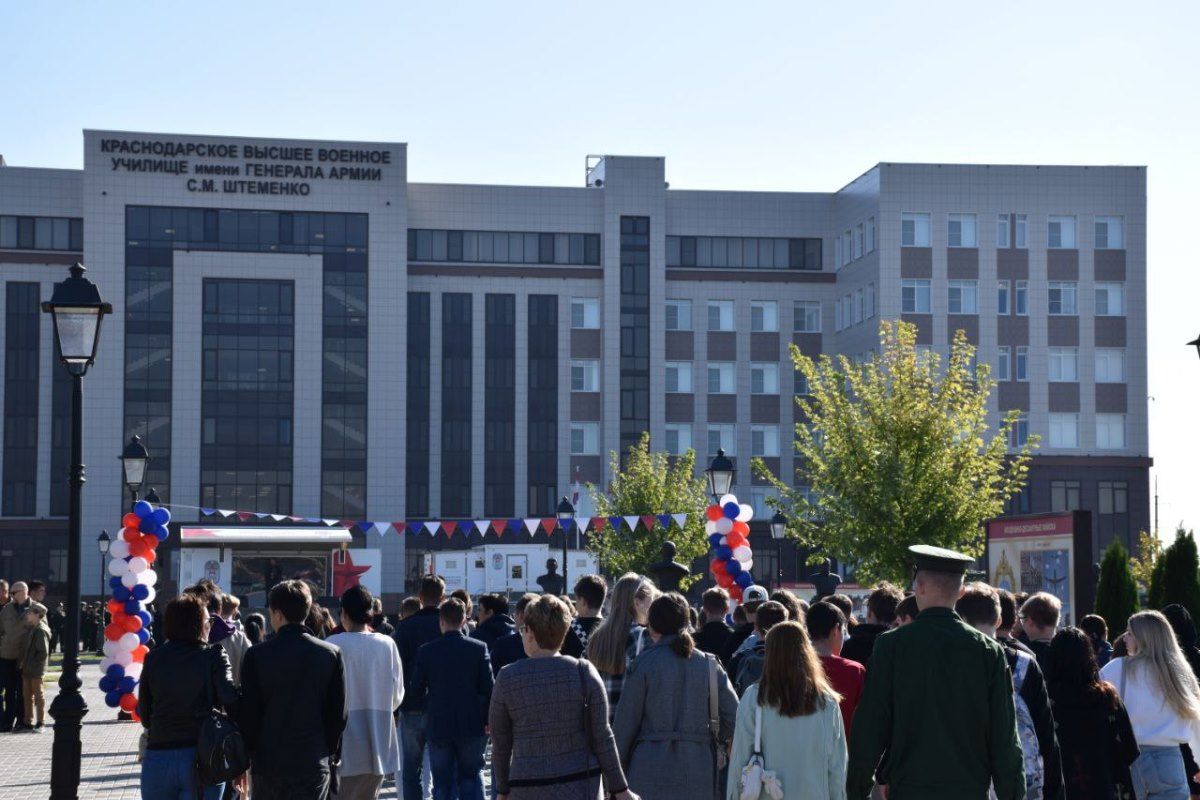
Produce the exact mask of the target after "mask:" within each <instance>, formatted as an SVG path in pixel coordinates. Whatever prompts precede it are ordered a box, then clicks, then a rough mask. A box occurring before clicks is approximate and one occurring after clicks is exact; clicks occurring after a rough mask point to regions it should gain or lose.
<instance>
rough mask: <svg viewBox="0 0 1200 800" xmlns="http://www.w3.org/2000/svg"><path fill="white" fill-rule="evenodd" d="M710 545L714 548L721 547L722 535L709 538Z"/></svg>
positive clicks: (712, 535)
mask: <svg viewBox="0 0 1200 800" xmlns="http://www.w3.org/2000/svg"><path fill="white" fill-rule="evenodd" d="M708 543H709V544H710V545H712V546H713V547H720V546H721V534H719V533H714V534H711V535H710V536H709V537H708Z"/></svg>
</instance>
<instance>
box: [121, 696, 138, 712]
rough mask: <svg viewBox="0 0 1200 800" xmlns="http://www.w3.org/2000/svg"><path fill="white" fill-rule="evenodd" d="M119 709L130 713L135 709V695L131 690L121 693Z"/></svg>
mask: <svg viewBox="0 0 1200 800" xmlns="http://www.w3.org/2000/svg"><path fill="white" fill-rule="evenodd" d="M121 710H122V711H128V712H129V713H130V714H132V713H133V712H134V711H137V697H135V696H134V694H133V692H129V693H128V694H123V695H121Z"/></svg>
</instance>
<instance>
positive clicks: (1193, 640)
mask: <svg viewBox="0 0 1200 800" xmlns="http://www.w3.org/2000/svg"><path fill="white" fill-rule="evenodd" d="M913 559H914V567H915V569H914V579H913V583H912V591H911V592H907V593H906V592H904V591H902V590H901V589H899V588H897V587H895V586H892V585H890V584H886V583H884V584H880V585H878V586H876V587H874V588H873V589H872V590H871V591H870V592H869V594H867V596H866V598H865V601H864V602H863V605H862V607H861V611H859V613H856V611H857V610H856V608H855V605H854V602H853V601H852V600H851V599H850V598H849V597H847V596H845V595H841V594H834V595H830V596H826V597H816V598H812V601H811V602H805V601H804V600H801V599H800V598H798V597H797V596H796V595H794V594H793V593H791V592H789V591H787V590H783V589H780V590H776V591H775V592H768V591H767V590H766V589H764V588H763V587H761V586H756V585H755V586H750V587H748V588H746V589H745V590H744V591H743V596H742V599H741V602H738V603H734V602H731V600H730V597H729V594H728V593H727V592H726V591H725V590H724V589H720V588H712V589H709V590H708V591H706V592H704V593H703V596H702V597H701V599H700V603H699V605H698V607H697V608H692V607H690V606H689V603H688V601H687V600H686V599H685V598H684V597H683V596H682V595H680V594H679V593H677V592H665V593H664V592H661V591H659V589H658V588H657V587H656V586H655V584H654V582H653V581H652V580H650V579H649V578H647V577H644V576H641V575H636V574H626V575H623V576H621V577H620V578H619V579H618V580H617V581H616V582H615V584H614V585H613V586H612V588H611V592H610V591H609V586H608V584H607V582H606V581H605V579H604V578H602V577H600V576H598V575H586V576H584V577H582V578H580V579H579V580H578V581H577V582H576V584H575V586H574V587H573V593H572V594H571V595H570V596H555V595H551V594H542V595H538V594H525V595H523V596H521V597H518V598H516V599H515V602H512V603H510V598H509V597H507V596H504V595H499V594H486V595H482V596H479V597H475V598H472V597H471V596H470V595H469V594H468V593H466V592H465V591H463V590H456V591H454V592H451V593H449V594H448V593H447V592H446V584H445V582H444V581H443V580H442V579H441V578H440V577H438V576H436V575H428V576H425V577H424V578H422V579H421V581H420V584H419V588H418V591H417V593H416V596H414V597H410V598H406V599H405V600H404V601H403V602H402V603H401V604H400V613H399V615H398V617H397V618H395V619H394V620H390V619H389V618H388V617H387V616H386V615H385V614H384V613H383V607H382V604H381V602H380V599H379V598H376V597H372V596H371V595H370V593H369V592H367V591H366V589H364V588H362V587H361V586H356V587H353V588H351V589H349V590H347V591H346V592H345V593H344V594H343V595H342V596H341V597H340V598H339V602H338V604H337V608H336V610H332V611H331V610H330V609H326V608H323V607H322V606H321V605H320V604H318V603H317V602H315V601H314V598H313V596H312V594H311V591H310V588H309V586H308V584H306V583H304V582H302V581H283V582H281V583H279V584H277V585H276V586H275V587H273V588H272V589H271V590H270V592H269V593H268V609H267V613H266V614H258V613H255V614H248V615H246V616H244V617H243V615H242V614H241V610H240V608H239V603H238V600H237V598H236V597H234V596H232V595H230V594H227V593H225V592H223V591H222V590H221V589H220V587H218V586H216V585H214V584H212V583H211V582H209V581H202V582H200V583H198V584H196V585H194V586H190V587H187V588H186V589H184V590H183V591H182V592H181V593H180V594H179V595H178V596H177V597H175V598H173V599H171V600H170V601H169V602H167V603H165V607H164V608H163V609H162V611H161V613H156V615H155V621H154V631H155V636H154V640H155V641H154V645H155V646H154V647H153V648H152V649H151V650H150V652H149V654H148V655H147V656H146V658H145V662H144V666H143V670H142V674H141V682H140V688H139V702H138V718H139V719H140V722H141V724H142V726H143V727H144V730H145V733H144V757H143V760H142V778H141V788H142V796H143V797H144V798H146V799H147V800H157V798H167V797H170V798H179V797H201V796H203V797H204V798H206V800H216V798H229V797H254V798H263V799H264V800H270V799H271V798H297V799H299V800H303V799H304V798H330V797H336V798H355V799H358V798H375V797H378V795H379V792H380V791H381V788H382V786H383V783H384V780H385V778H386V777H394V778H395V781H396V785H397V787H398V793H399V796H400V797H402V798H404V800H428V799H429V798H433V800H451V798H455V799H457V800H483V797H484V793H485V788H484V787H485V781H484V773H485V770H490V785H491V796H492V798H493V800H495V799H496V798H499V799H500V800H510V798H511V800H539V799H540V798H550V797H577V796H581V797H591V798H596V797H599V796H604V797H617V798H620V800H631V799H632V798H637V797H644V798H649V799H650V800H675V798H679V799H680V800H684V799H685V798H686V800H709V799H711V800H717V798H722V797H724V798H728V800H754V799H755V798H764V800H765V798H770V800H783V799H784V798H789V799H791V798H796V799H797V800H842V799H843V798H852V800H867V798H873V799H874V798H889V799H890V800H911V799H913V798H920V799H921V800H938V798H947V800H949V799H950V798H954V799H955V800H959V799H960V798H979V799H980V800H982V798H985V797H988V798H997V799H998V800H1020V799H1021V798H1027V799H1028V800H1093V799H1095V800H1117V799H1118V798H1131V797H1134V798H1137V800H1184V798H1189V797H1192V796H1195V795H1196V794H1198V793H1200V786H1198V785H1197V783H1196V781H1197V780H1200V769H1198V768H1197V766H1196V764H1195V760H1194V758H1193V754H1200V684H1198V683H1197V678H1196V675H1197V668H1200V648H1198V647H1197V632H1196V627H1195V625H1194V623H1193V621H1192V619H1191V616H1190V615H1189V613H1188V611H1187V610H1186V609H1185V608H1183V607H1182V606H1178V605H1173V606H1168V607H1167V608H1165V609H1163V610H1162V612H1159V611H1144V612H1141V613H1138V614H1136V615H1134V616H1133V617H1131V618H1130V619H1129V621H1128V626H1127V630H1126V631H1124V632H1123V633H1122V634H1121V635H1120V636H1119V637H1116V638H1115V640H1114V641H1112V642H1110V641H1109V634H1108V627H1107V625H1106V623H1105V620H1103V619H1102V618H1100V617H1098V616H1096V615H1088V616H1086V617H1084V618H1083V619H1081V620H1079V623H1078V626H1065V627H1064V626H1062V625H1061V622H1062V620H1061V618H1060V617H1061V614H1062V608H1061V604H1060V602H1059V600H1058V599H1057V598H1056V597H1055V596H1053V595H1051V594H1049V593H1045V592H1037V593H1034V594H1032V595H1029V596H1025V595H1016V596H1014V595H1013V594H1012V593H1010V592H1007V591H1004V590H1003V589H997V588H995V587H992V586H988V585H986V584H983V583H977V582H976V583H965V573H966V569H967V567H968V565H969V564H970V562H971V559H969V558H967V557H965V556H961V555H959V554H955V553H952V552H950V551H945V550H940V549H937V548H924V547H916V548H913ZM44 594H45V587H44V585H42V584H39V583H37V582H31V583H30V584H29V585H28V586H27V585H26V584H24V583H14V584H13V585H12V586H11V587H9V586H7V585H6V584H4V583H2V582H0V699H2V700H3V712H4V713H3V716H2V717H0V723H3V724H4V725H5V726H6V727H5V729H6V730H8V729H19V728H21V727H28V728H31V729H34V730H37V729H40V727H41V724H42V718H43V714H44V709H43V707H42V699H41V697H42V696H41V681H42V671H44V669H45V664H46V660H47V658H48V654H49V652H51V650H52V649H53V645H52V644H51V637H52V633H51V627H50V624H49V621H48V616H49V615H48V613H47V610H46V607H45V606H44V605H43V604H42V600H43V599H44ZM214 708H216V709H220V710H222V711H223V712H224V713H225V714H226V715H227V718H228V720H229V721H230V722H232V723H233V724H235V725H236V726H237V728H238V729H239V730H240V735H241V737H242V740H243V741H244V744H245V748H246V753H247V759H248V769H247V770H246V771H245V774H242V775H237V776H233V777H232V779H230V780H229V781H227V782H226V783H224V784H218V785H200V783H199V782H198V780H197V773H196V771H195V770H194V765H195V763H196V761H197V757H198V748H202V747H205V746H207V745H206V744H205V743H204V742H203V741H201V739H202V727H203V720H204V718H205V716H206V714H209V713H211V712H212V710H213V709H214ZM489 748H490V759H489V758H488V754H489Z"/></svg>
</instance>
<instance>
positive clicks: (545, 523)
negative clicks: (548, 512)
mask: <svg viewBox="0 0 1200 800" xmlns="http://www.w3.org/2000/svg"><path fill="white" fill-rule="evenodd" d="M557 527H558V520H557V519H555V518H554V517H546V518H545V519H544V520H542V530H544V531H545V532H546V535H547V536H549V535H550V534H552V533H554V529H555V528H557Z"/></svg>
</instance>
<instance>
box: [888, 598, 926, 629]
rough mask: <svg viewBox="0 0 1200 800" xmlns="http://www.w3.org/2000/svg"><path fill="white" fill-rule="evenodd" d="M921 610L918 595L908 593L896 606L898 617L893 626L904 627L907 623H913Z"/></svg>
mask: <svg viewBox="0 0 1200 800" xmlns="http://www.w3.org/2000/svg"><path fill="white" fill-rule="evenodd" d="M920 612H921V610H920V609H919V608H917V596H916V595H914V594H906V595H905V596H904V599H903V600H901V601H900V603H899V604H898V605H897V606H896V619H895V621H894V622H893V623H892V627H893V628H903V627H904V626H905V625H909V624H911V623H912V621H913V620H914V619H916V618H917V614H919V613H920Z"/></svg>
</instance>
